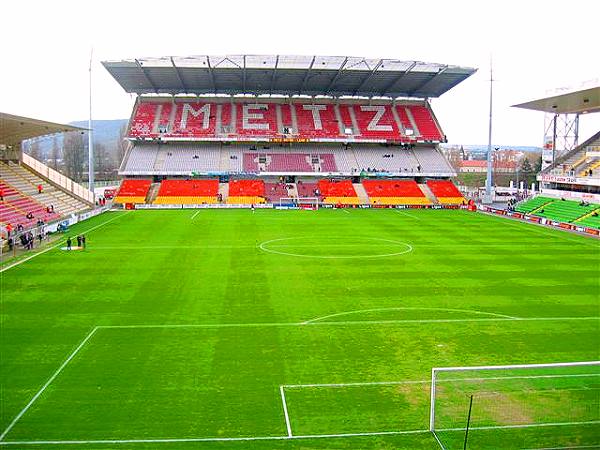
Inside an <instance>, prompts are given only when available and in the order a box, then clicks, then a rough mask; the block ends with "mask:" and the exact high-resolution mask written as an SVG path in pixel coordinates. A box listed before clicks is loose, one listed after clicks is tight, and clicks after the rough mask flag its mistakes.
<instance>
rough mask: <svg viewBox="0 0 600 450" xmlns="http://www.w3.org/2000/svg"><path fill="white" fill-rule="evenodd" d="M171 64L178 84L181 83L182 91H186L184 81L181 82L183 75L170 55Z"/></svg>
mask: <svg viewBox="0 0 600 450" xmlns="http://www.w3.org/2000/svg"><path fill="white" fill-rule="evenodd" d="M171 64H172V65H173V68H174V69H175V74H176V75H177V79H178V80H179V84H181V89H183V92H188V88H187V86H186V85H185V83H184V82H183V77H182V76H181V72H180V71H179V67H177V66H176V65H175V61H173V57H172V56H171Z"/></svg>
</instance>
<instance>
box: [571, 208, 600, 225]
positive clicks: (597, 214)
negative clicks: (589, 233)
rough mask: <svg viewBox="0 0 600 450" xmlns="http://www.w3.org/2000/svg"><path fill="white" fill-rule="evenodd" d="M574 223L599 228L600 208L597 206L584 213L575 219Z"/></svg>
mask: <svg viewBox="0 0 600 450" xmlns="http://www.w3.org/2000/svg"><path fill="white" fill-rule="evenodd" d="M575 223H576V224H577V225H582V226H585V227H590V228H596V229H598V230H600V208H597V209H595V210H594V211H592V212H590V213H588V214H586V215H585V216H583V217H580V218H579V219H577V220H576V221H575Z"/></svg>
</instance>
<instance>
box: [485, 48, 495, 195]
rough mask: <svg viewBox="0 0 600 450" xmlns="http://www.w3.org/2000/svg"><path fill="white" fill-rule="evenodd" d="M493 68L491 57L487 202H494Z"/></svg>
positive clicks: (486, 181) (486, 182) (486, 180)
mask: <svg viewBox="0 0 600 450" xmlns="http://www.w3.org/2000/svg"><path fill="white" fill-rule="evenodd" d="M493 83H494V77H493V68H492V58H491V57H490V122H489V127H488V150H487V176H486V179H485V197H486V198H485V200H486V201H485V203H492V114H493V112H492V100H493Z"/></svg>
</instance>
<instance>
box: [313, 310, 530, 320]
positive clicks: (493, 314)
mask: <svg viewBox="0 0 600 450" xmlns="http://www.w3.org/2000/svg"><path fill="white" fill-rule="evenodd" d="M381 311H444V312H459V313H472V314H483V315H487V316H494V317H503V318H505V319H519V317H513V316H507V315H506V314H498V313H492V312H486V311H479V310H477V309H453V308H425V307H423V308H421V307H418V306H415V307H412V306H397V307H392V308H372V309H357V310H354V311H344V312H340V313H335V314H329V315H327V316H321V317H316V318H314V319H310V320H307V321H305V322H303V323H304V324H309V323H314V322H317V321H320V320H323V319H330V318H332V317H339V316H348V315H351V314H360V313H366V312H381Z"/></svg>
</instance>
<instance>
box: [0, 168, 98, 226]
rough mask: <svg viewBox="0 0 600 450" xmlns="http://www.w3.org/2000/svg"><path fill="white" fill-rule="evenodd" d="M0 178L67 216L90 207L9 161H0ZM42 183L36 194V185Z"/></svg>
mask: <svg viewBox="0 0 600 450" xmlns="http://www.w3.org/2000/svg"><path fill="white" fill-rule="evenodd" d="M0 178H2V179H3V180H5V181H6V182H8V183H9V184H11V185H12V186H13V187H15V188H16V189H17V190H19V191H21V192H22V193H23V194H25V195H29V196H31V197H32V198H35V200H36V201H37V202H38V203H41V204H43V205H45V206H49V205H53V206H54V210H55V211H56V212H57V213H58V214H60V215H62V216H67V215H70V214H73V213H77V212H80V211H84V210H86V209H89V208H90V205H89V204H87V203H85V202H83V201H81V200H79V199H77V198H75V197H73V196H72V195H70V194H67V193H66V192H64V191H63V190H61V189H59V188H57V187H56V186H54V185H53V184H51V183H49V182H48V181H46V180H45V179H44V178H41V177H39V176H38V175H36V174H35V173H33V172H31V171H29V170H28V169H26V168H25V167H23V166H21V165H19V164H16V163H14V162H9V163H8V164H5V163H0ZM38 185H42V188H43V191H42V193H41V194H38V190H37V186H38Z"/></svg>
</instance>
